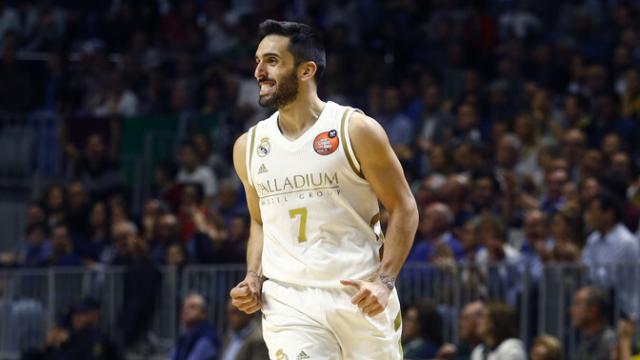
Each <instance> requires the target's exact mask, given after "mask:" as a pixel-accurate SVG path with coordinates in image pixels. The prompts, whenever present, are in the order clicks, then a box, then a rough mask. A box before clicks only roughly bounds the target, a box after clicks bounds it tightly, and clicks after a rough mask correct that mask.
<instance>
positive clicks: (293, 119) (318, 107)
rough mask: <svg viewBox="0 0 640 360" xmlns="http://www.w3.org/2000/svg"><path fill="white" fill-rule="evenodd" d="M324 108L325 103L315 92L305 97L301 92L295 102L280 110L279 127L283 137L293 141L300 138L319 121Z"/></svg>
mask: <svg viewBox="0 0 640 360" xmlns="http://www.w3.org/2000/svg"><path fill="white" fill-rule="evenodd" d="M324 106H325V102H324V101H322V100H320V98H318V95H317V94H316V93H315V92H314V93H312V94H311V95H308V96H303V92H302V91H301V92H300V93H299V94H298V98H297V99H296V100H295V101H294V102H292V103H291V104H288V105H286V106H284V107H282V108H280V109H278V110H279V112H280V114H279V118H278V126H279V127H280V131H281V132H282V135H284V136H285V137H286V138H293V139H295V138H297V137H298V136H300V135H301V134H302V133H303V132H304V131H305V130H307V129H308V128H310V127H311V126H312V125H313V124H314V123H315V122H316V120H318V117H320V113H322V109H324Z"/></svg>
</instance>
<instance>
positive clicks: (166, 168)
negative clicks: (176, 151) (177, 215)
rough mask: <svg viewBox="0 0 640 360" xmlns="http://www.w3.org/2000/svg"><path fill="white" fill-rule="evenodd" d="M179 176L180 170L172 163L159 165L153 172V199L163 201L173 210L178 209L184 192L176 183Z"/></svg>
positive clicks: (167, 162) (165, 162)
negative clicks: (181, 193) (181, 194)
mask: <svg viewBox="0 0 640 360" xmlns="http://www.w3.org/2000/svg"><path fill="white" fill-rule="evenodd" d="M177 176H178V168H177V166H176V165H175V164H174V163H173V162H172V161H164V162H162V163H160V164H158V166H156V168H155V169H154V172H153V184H152V189H151V197H152V198H153V199H159V200H161V201H162V202H164V203H165V204H167V205H168V206H169V208H170V209H172V210H175V209H177V208H178V203H179V202H180V192H181V191H182V188H181V186H180V185H179V184H178V183H177V182H176V178H177Z"/></svg>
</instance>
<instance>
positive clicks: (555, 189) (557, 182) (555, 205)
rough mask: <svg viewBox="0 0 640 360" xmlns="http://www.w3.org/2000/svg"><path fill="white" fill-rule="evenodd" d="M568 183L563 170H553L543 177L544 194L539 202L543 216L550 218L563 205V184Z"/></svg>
mask: <svg viewBox="0 0 640 360" xmlns="http://www.w3.org/2000/svg"><path fill="white" fill-rule="evenodd" d="M567 181H569V178H568V176H567V172H566V171H565V170H564V169H555V170H551V171H549V172H547V174H546V175H545V193H544V195H543V197H542V201H541V202H540V209H541V210H542V211H544V213H545V214H547V215H549V216H552V215H553V214H554V213H555V212H556V211H558V210H559V209H560V208H561V207H562V206H563V205H564V203H565V201H566V199H565V198H564V195H563V192H562V191H563V189H564V186H565V184H566V183H567Z"/></svg>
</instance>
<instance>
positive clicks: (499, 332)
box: [485, 301, 518, 345]
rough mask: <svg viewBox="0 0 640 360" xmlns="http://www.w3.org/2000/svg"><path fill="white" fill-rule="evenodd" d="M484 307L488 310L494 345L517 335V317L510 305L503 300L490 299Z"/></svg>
mask: <svg viewBox="0 0 640 360" xmlns="http://www.w3.org/2000/svg"><path fill="white" fill-rule="evenodd" d="M485 307H486V309H487V311H488V312H489V319H490V320H491V324H492V332H493V336H494V338H495V341H496V345H498V344H500V343H502V342H503V341H505V340H507V339H510V338H515V337H517V336H518V331H517V329H518V318H517V317H516V313H515V311H514V310H513V308H512V307H511V306H509V305H507V304H505V303H503V302H499V301H491V302H489V303H487V304H486V305H485Z"/></svg>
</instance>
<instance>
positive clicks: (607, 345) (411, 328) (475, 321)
mask: <svg viewBox="0 0 640 360" xmlns="http://www.w3.org/2000/svg"><path fill="white" fill-rule="evenodd" d="M611 306H612V304H611V301H610V298H609V294H607V291H606V290H604V289H603V288H599V287H594V286H585V287H582V288H580V289H579V290H578V291H577V292H576V294H575V295H574V296H573V299H572V302H571V306H570V307H569V308H568V309H567V312H568V313H569V316H570V319H571V327H572V328H573V329H575V330H577V332H578V333H579V334H580V335H581V340H580V342H579V343H578V346H577V348H576V349H575V352H570V353H569V355H568V357H565V354H567V352H566V349H564V348H563V345H562V343H563V342H562V341H561V340H560V339H558V338H556V337H553V336H551V335H549V334H544V333H543V334H540V335H537V336H536V337H535V338H534V339H533V341H532V342H531V347H530V349H529V350H527V349H526V348H525V344H524V342H523V341H522V339H520V338H519V335H518V316H517V313H516V311H515V310H514V309H513V308H512V307H511V306H509V305H508V304H505V303H503V302H499V301H481V300H477V301H473V302H470V303H467V304H466V305H465V306H464V307H463V309H462V311H461V312H460V315H459V319H458V329H457V330H458V343H456V344H452V343H446V342H444V341H443V340H442V333H441V331H440V328H441V327H442V322H443V320H442V319H441V317H440V313H439V312H438V310H437V306H436V304H435V303H433V302H431V301H428V300H425V301H419V302H417V303H415V304H411V305H410V306H408V307H407V310H406V311H405V312H404V317H403V329H402V330H403V331H402V345H403V350H404V355H405V358H407V359H438V360H445V359H471V360H483V359H489V360H491V359H509V360H525V359H531V360H561V359H563V358H567V359H599V360H600V359H601V360H604V359H614V360H630V359H632V355H631V354H632V351H633V350H632V349H633V346H632V343H633V334H634V332H635V326H636V323H635V320H633V319H629V318H624V319H620V320H619V321H618V322H617V325H616V326H617V328H614V327H612V326H610V325H609V324H610V316H611ZM634 359H635V358H634Z"/></svg>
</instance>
